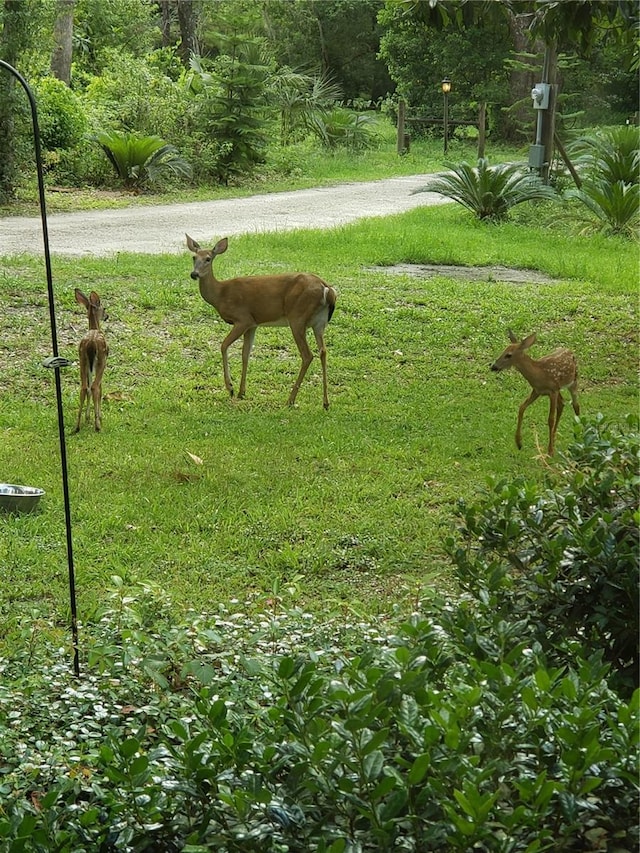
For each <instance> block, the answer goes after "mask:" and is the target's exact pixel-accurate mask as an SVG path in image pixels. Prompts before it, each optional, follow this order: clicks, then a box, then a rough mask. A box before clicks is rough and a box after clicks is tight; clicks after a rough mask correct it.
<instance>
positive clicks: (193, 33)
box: [177, 0, 200, 68]
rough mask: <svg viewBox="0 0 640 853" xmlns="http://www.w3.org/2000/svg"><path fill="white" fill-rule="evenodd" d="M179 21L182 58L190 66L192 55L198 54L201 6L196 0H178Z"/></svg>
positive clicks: (186, 65)
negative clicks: (199, 6)
mask: <svg viewBox="0 0 640 853" xmlns="http://www.w3.org/2000/svg"><path fill="white" fill-rule="evenodd" d="M177 8H178V22H179V23H180V35H181V36H182V39H181V42H180V59H181V60H182V63H183V65H184V66H185V67H186V68H188V67H189V60H190V59H191V55H192V54H193V55H194V56H198V55H199V54H200V48H199V45H198V17H199V8H198V4H197V3H195V2H194V0H177Z"/></svg>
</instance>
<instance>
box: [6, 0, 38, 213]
mask: <svg viewBox="0 0 640 853" xmlns="http://www.w3.org/2000/svg"><path fill="white" fill-rule="evenodd" d="M30 5H31V4H30V3H28V2H26V0H4V6H3V7H2V32H1V33H0V59H4V61H5V62H8V63H9V65H12V66H14V67H15V66H16V65H17V64H18V61H19V58H20V55H21V53H22V51H23V50H24V49H25V48H26V47H27V45H28V41H29V21H30V17H31V16H30V12H31V10H30ZM17 100H18V98H17V95H16V80H15V78H14V77H13V75H12V74H9V73H7V72H6V71H5V70H4V69H0V204H5V203H6V202H7V201H9V200H10V199H11V198H12V197H13V196H14V194H15V184H16V171H17V170H16V145H15V126H16V124H15V111H16V107H17Z"/></svg>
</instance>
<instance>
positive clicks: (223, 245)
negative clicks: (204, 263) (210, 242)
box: [213, 237, 229, 256]
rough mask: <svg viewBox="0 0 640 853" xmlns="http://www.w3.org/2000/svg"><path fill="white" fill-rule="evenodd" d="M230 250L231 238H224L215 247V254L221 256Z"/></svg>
mask: <svg viewBox="0 0 640 853" xmlns="http://www.w3.org/2000/svg"><path fill="white" fill-rule="evenodd" d="M228 248H229V238H228V237H223V238H222V240H218V242H217V243H216V244H215V246H214V247H213V254H214V256H215V255H221V254H222V253H223V252H226V251H227V249H228Z"/></svg>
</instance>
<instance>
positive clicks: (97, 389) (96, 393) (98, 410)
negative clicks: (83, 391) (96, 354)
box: [91, 359, 106, 432]
mask: <svg viewBox="0 0 640 853" xmlns="http://www.w3.org/2000/svg"><path fill="white" fill-rule="evenodd" d="M105 365H106V361H103V360H102V359H98V360H97V364H96V374H95V376H94V379H93V382H92V383H91V396H92V397H93V416H94V424H95V428H96V432H100V430H101V429H102V374H103V373H104V368H105Z"/></svg>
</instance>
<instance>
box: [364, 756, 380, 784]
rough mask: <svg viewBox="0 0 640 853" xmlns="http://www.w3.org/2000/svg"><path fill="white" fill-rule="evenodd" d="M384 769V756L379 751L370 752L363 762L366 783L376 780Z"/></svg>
mask: <svg viewBox="0 0 640 853" xmlns="http://www.w3.org/2000/svg"><path fill="white" fill-rule="evenodd" d="M383 767H384V755H383V754H382V752H380V750H376V751H374V752H370V753H369V754H368V755H366V756H365V758H364V761H363V769H364V777H365V779H366V780H367V782H372V781H373V780H374V779H377V778H378V776H379V775H380V773H381V772H382V768H383Z"/></svg>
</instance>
